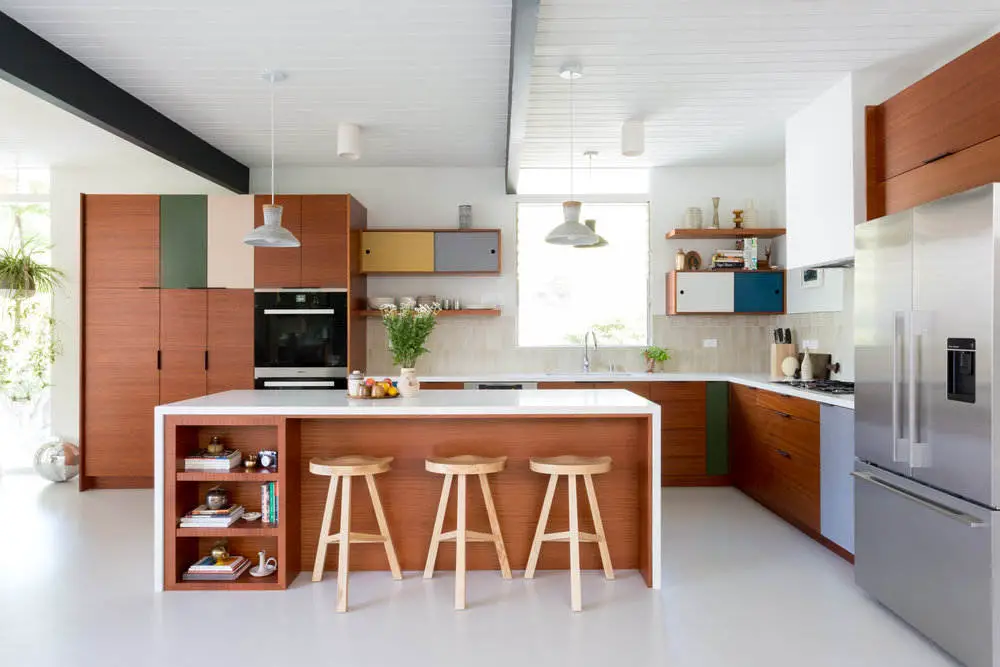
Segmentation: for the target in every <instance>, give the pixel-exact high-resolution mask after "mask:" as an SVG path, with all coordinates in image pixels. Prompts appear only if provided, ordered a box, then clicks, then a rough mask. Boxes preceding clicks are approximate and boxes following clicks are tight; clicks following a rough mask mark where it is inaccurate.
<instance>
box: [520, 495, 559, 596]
mask: <svg viewBox="0 0 1000 667" xmlns="http://www.w3.org/2000/svg"><path fill="white" fill-rule="evenodd" d="M558 481H559V475H549V488H548V489H546V490H545V500H544V501H543V502H542V511H541V513H540V514H539V515H538V527H537V528H535V539H534V540H533V541H532V542H531V554H530V555H529V556H528V565H527V567H525V568H524V578H525V579H533V578H534V576H535V566H536V565H538V553H539V552H540V551H541V550H542V538H543V537H545V526H546V525H548V523H549V512H550V511H552V499H553V498H554V497H555V495H556V482H558Z"/></svg>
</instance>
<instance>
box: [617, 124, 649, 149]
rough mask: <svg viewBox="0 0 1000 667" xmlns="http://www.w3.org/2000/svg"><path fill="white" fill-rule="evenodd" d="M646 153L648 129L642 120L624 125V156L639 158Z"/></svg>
mask: <svg viewBox="0 0 1000 667" xmlns="http://www.w3.org/2000/svg"><path fill="white" fill-rule="evenodd" d="M645 151H646V127H645V125H644V124H643V122H642V121H641V120H627V121H625V122H624V123H622V155H624V156H625V157H639V156H640V155H642V154H643V153H644V152H645Z"/></svg>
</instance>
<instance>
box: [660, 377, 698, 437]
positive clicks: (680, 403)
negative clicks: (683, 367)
mask: <svg viewBox="0 0 1000 667" xmlns="http://www.w3.org/2000/svg"><path fill="white" fill-rule="evenodd" d="M649 393H650V395H649V400H651V401H653V402H654V403H657V404H659V406H660V425H661V427H662V428H663V430H664V431H666V430H675V429H702V430H704V428H705V383H704V382H653V383H650V392H649Z"/></svg>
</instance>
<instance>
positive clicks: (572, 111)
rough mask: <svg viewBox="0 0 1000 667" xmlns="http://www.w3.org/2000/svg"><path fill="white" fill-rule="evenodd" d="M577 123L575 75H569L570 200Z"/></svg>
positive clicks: (570, 196) (571, 197)
mask: <svg viewBox="0 0 1000 667" xmlns="http://www.w3.org/2000/svg"><path fill="white" fill-rule="evenodd" d="M575 123H576V108H575V107H574V106H573V73H572V72H571V73H570V75H569V198H570V199H573V152H574V150H575V149H574V148H573V126H574V125H575Z"/></svg>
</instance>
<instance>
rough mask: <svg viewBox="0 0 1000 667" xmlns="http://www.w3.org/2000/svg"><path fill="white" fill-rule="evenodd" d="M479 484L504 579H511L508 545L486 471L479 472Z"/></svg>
mask: <svg viewBox="0 0 1000 667" xmlns="http://www.w3.org/2000/svg"><path fill="white" fill-rule="evenodd" d="M479 486H481V487H482V488H483V501H484V502H485V503H486V515H487V516H489V518H490V531H491V532H492V533H493V543H494V544H495V545H496V548H497V560H498V561H500V572H501V574H503V578H504V579H510V578H511V574H510V563H509V562H508V561H507V547H505V546H504V543H503V534H501V533H500V520H499V519H497V508H496V506H495V505H494V504H493V494H492V493H490V481H489V480H488V479H487V478H486V475H485V474H484V473H480V474H479Z"/></svg>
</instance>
